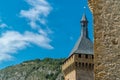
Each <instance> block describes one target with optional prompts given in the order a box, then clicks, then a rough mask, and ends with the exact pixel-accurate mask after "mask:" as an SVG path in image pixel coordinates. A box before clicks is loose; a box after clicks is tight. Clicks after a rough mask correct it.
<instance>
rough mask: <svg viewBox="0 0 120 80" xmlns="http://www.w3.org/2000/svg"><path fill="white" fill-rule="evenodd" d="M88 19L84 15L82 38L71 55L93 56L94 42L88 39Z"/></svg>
mask: <svg viewBox="0 0 120 80" xmlns="http://www.w3.org/2000/svg"><path fill="white" fill-rule="evenodd" d="M87 24H88V21H87V17H86V15H85V14H83V16H82V19H81V36H80V37H79V39H78V41H77V43H76V44H75V46H74V48H73V50H72V51H71V53H70V55H72V54H74V53H77V54H93V42H92V41H91V40H90V39H89V38H88V28H87Z"/></svg>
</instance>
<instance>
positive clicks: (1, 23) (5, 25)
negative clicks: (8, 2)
mask: <svg viewBox="0 0 120 80" xmlns="http://www.w3.org/2000/svg"><path fill="white" fill-rule="evenodd" d="M5 27H8V25H7V24H5V23H4V22H3V21H2V20H1V19H0V28H5Z"/></svg>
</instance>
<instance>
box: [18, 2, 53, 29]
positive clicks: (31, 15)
mask: <svg viewBox="0 0 120 80" xmlns="http://www.w3.org/2000/svg"><path fill="white" fill-rule="evenodd" d="M26 2H27V3H28V4H29V5H30V6H31V8H30V9H29V10H21V12H20V16H21V17H24V18H26V19H28V20H29V25H30V26H31V27H32V28H33V29H36V28H38V27H40V26H39V25H38V24H37V22H38V23H40V24H43V25H45V24H46V17H47V16H48V14H49V13H50V11H51V10H52V7H51V6H50V4H49V3H48V2H47V1H46V0H26Z"/></svg>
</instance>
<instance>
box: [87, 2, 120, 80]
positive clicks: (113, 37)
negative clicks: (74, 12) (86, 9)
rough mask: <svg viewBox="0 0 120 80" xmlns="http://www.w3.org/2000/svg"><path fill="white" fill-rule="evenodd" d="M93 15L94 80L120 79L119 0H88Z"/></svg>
mask: <svg viewBox="0 0 120 80" xmlns="http://www.w3.org/2000/svg"><path fill="white" fill-rule="evenodd" d="M89 1H92V2H89V6H90V7H92V9H93V10H92V11H93V15H94V35H95V36H94V37H95V39H94V40H95V42H94V54H95V58H94V64H95V66H94V72H95V80H120V0H89Z"/></svg>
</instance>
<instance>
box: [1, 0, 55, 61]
mask: <svg viewBox="0 0 120 80" xmlns="http://www.w3.org/2000/svg"><path fill="white" fill-rule="evenodd" d="M25 1H26V2H27V3H28V4H29V5H30V9H28V10H21V11H20V16H21V17H23V18H26V19H27V21H28V24H29V25H30V27H31V28H32V29H35V30H37V32H36V33H35V32H30V31H25V32H24V33H23V34H21V33H20V32H19V31H6V32H4V33H2V34H1V35H0V62H2V61H6V60H11V59H13V58H14V56H12V55H13V54H15V53H17V52H18V51H19V50H22V49H25V48H26V47H29V46H30V45H32V44H34V45H37V46H39V47H42V48H45V49H53V47H52V46H51V45H50V42H51V39H50V38H49V35H48V34H49V33H51V32H52V31H51V30H50V29H49V28H48V26H47V23H46V21H47V19H46V18H47V16H48V15H49V13H50V11H51V10H52V7H51V6H50V4H49V3H48V2H47V1H46V0H25ZM40 25H43V26H44V29H43V27H42V26H40ZM4 27H8V25H7V24H5V23H3V22H1V21H0V28H4ZM13 28H14V27H13Z"/></svg>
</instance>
